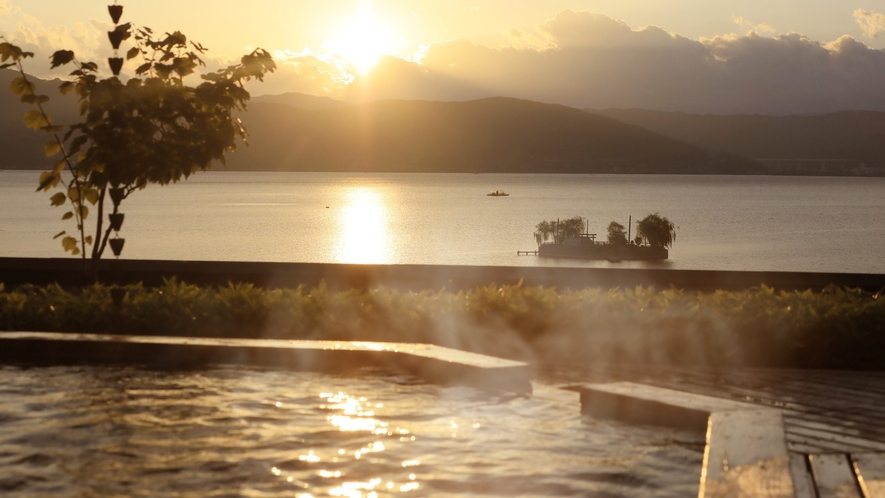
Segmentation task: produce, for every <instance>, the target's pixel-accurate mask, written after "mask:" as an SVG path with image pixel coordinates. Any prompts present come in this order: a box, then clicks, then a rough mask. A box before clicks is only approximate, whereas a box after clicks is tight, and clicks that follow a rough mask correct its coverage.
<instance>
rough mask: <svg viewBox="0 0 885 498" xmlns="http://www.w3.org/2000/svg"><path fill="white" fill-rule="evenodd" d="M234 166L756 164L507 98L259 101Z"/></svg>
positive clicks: (419, 168)
mask: <svg viewBox="0 0 885 498" xmlns="http://www.w3.org/2000/svg"><path fill="white" fill-rule="evenodd" d="M243 120H244V121H246V125H247V127H248V128H249V132H250V134H251V137H250V144H251V147H249V148H241V150H240V152H239V153H237V154H236V155H233V156H231V157H230V158H229V160H228V165H229V167H230V168H232V169H246V170H251V169H255V170H264V169H270V170H279V171H373V172H378V171H415V172H540V173H601V172H654V173H672V172H682V173H712V172H726V169H728V168H731V169H732V170H734V169H746V168H750V167H752V165H750V164H749V163H747V162H745V161H744V162H742V161H740V160H734V159H731V160H726V159H728V158H726V159H722V158H720V159H718V160H714V159H711V155H710V154H708V153H707V152H705V151H703V150H701V149H699V148H697V147H694V146H690V145H686V144H684V143H680V142H677V141H674V140H671V139H668V138H665V137H662V136H661V135H658V134H655V133H652V132H649V131H647V130H645V129H642V128H640V127H637V126H632V125H625V124H623V123H620V122H618V121H616V120H613V119H610V118H606V117H602V116H595V115H592V114H589V113H586V112H583V111H581V110H578V109H574V108H570V107H564V106H560V105H551V104H541V103H537V102H531V101H525V100H517V99H510V98H489V99H482V100H476V101H470V102H426V101H402V100H387V101H378V102H373V103H369V104H362V105H355V106H346V107H340V108H337V109H320V110H305V109H296V108H294V107H290V106H282V105H274V104H266V103H260V102H258V103H253V104H251V105H250V107H249V113H248V115H246V116H244V117H243Z"/></svg>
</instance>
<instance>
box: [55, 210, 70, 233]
mask: <svg viewBox="0 0 885 498" xmlns="http://www.w3.org/2000/svg"><path fill="white" fill-rule="evenodd" d="M73 217H74V212H73V211H68V212H67V213H65V214H63V215H62V217H61V219H62V221H64V220H69V219H71V218H73ZM62 233H64V232H62ZM58 235H61V233H60V234H58ZM58 235H56V237H58Z"/></svg>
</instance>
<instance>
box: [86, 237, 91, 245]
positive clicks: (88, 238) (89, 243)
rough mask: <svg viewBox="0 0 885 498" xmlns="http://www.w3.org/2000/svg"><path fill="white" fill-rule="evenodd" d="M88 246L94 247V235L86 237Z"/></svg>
mask: <svg viewBox="0 0 885 498" xmlns="http://www.w3.org/2000/svg"><path fill="white" fill-rule="evenodd" d="M86 245H90V246H91V245H92V235H87V236H86Z"/></svg>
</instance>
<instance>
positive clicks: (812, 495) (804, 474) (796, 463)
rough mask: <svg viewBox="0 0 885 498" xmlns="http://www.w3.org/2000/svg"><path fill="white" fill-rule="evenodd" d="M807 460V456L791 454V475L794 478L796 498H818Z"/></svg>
mask: <svg viewBox="0 0 885 498" xmlns="http://www.w3.org/2000/svg"><path fill="white" fill-rule="evenodd" d="M807 458H808V457H806V456H805V455H800V454H797V453H790V474H791V475H792V476H793V488H794V490H795V492H796V498H817V493H816V492H815V491H814V478H813V477H812V476H811V472H810V471H809V470H808V459H807Z"/></svg>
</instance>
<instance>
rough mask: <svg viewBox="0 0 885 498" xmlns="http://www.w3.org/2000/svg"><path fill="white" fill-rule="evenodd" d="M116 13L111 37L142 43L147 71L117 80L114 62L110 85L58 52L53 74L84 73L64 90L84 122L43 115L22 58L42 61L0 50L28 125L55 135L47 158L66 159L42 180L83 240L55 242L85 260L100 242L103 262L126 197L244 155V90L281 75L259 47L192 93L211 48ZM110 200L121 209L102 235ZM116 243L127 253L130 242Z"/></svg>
mask: <svg viewBox="0 0 885 498" xmlns="http://www.w3.org/2000/svg"><path fill="white" fill-rule="evenodd" d="M108 9H109V11H110V14H111V18H112V20H113V21H114V24H115V28H114V30H113V31H111V32H109V33H108V37H109V38H110V40H111V45H112V46H113V48H114V50H115V51H116V50H117V49H118V48H119V45H120V43H121V42H122V41H125V40H128V39H130V38H132V39H133V40H134V46H133V47H132V48H130V49H129V50H128V51H127V52H126V59H127V60H129V59H135V58H140V59H141V62H142V64H141V65H140V66H139V67H138V68H137V69H136V70H135V76H133V77H131V78H129V79H127V80H126V81H125V82H123V81H121V80H120V79H119V78H118V75H119V73H120V69H121V68H122V66H123V58H122V57H116V56H115V57H111V58H110V59H108V64H109V66H110V68H111V71H112V72H113V74H114V75H113V76H111V77H106V78H103V77H101V76H100V75H99V69H98V64H96V63H94V62H83V61H79V60H78V59H77V58H76V57H75V55H74V52H72V51H70V50H59V51H57V52H55V53H54V54H52V62H51V68H56V67H59V66H64V65H67V64H73V65H74V66H76V69H75V70H74V71H73V72H71V73H70V76H71V77H72V79H71V80H70V81H65V82H64V83H62V84H61V86H60V88H59V90H60V92H61V94H62V95H66V94H68V93H70V92H74V94H75V95H76V96H77V98H78V99H79V102H80V116H81V121H80V122H79V123H76V124H72V125H69V126H57V125H55V124H53V123H52V120H51V118H50V116H49V115H48V114H47V113H46V111H45V110H44V108H43V104H44V103H45V102H47V101H48V100H49V97H48V96H46V95H37V94H36V93H35V92H36V86H35V85H34V83H33V82H31V81H30V79H29V77H28V76H27V75H26V74H25V70H24V66H23V65H22V60H23V59H26V58H29V57H33V55H34V54H33V53H30V52H24V51H22V50H21V48H19V47H17V46H15V45H12V44H10V43H7V42H6V41H3V42H2V43H0V59H2V60H0V62H3V63H5V62H6V61H7V60H10V59H11V60H12V62H11V63H5V64H2V65H0V68H3V67H10V66H15V67H16V69H17V70H18V71H19V73H20V76H19V77H17V78H15V79H14V80H13V81H12V83H11V85H10V90H11V91H12V92H13V93H14V94H16V95H18V96H19V97H21V100H22V102H24V103H28V104H33V105H34V106H35V109H34V110H30V111H27V113H25V116H24V121H25V125H26V126H27V127H28V128H31V129H34V130H38V131H43V132H46V133H48V134H49V135H51V136H52V140H50V141H49V142H47V143H46V145H45V146H44V149H45V152H46V155H47V157H53V156H58V155H60V156H61V159H59V160H57V161H56V162H55V164H54V166H53V168H52V169H51V170H50V171H46V172H44V173H43V174H42V175H40V181H39V187H38V189H37V190H38V191H41V190H42V191H49V190H52V189H58V190H60V191H59V192H57V193H55V194H54V195H52V197H51V198H50V202H51V204H52V205H53V206H62V205H70V206H71V210H70V211H68V212H66V213H64V215H63V216H62V220H69V219H73V221H74V223H75V226H76V233H75V234H74V235H69V234H68V233H67V232H66V231H63V232H61V233H59V234H58V235H56V236H55V238H58V237H62V240H61V243H62V247H63V248H64V250H65V251H69V252H71V253H72V254H73V255H75V256H76V255H80V254H82V257H83V258H84V259H85V258H86V252H87V251H86V247H87V246H89V245H92V258H93V259H95V260H97V259H99V258H101V255H102V253H103V252H104V249H105V245H106V244H107V243H108V240H109V237H110V235H111V232H112V230H113V231H114V232H119V230H120V227H121V225H122V222H123V214H122V213H120V212H119V210H118V208H119V205H120V203H121V202H122V200H123V199H126V198H127V197H129V196H130V195H131V194H132V193H133V192H135V191H136V190H140V189H143V188H144V187H146V186H147V185H148V184H150V183H156V184H159V185H166V184H169V183H175V182H178V181H180V180H182V179H184V178H187V177H189V176H190V175H192V174H194V173H196V172H197V171H203V170H206V169H208V168H209V167H211V165H212V162H213V161H216V160H217V161H221V162H222V163H224V155H225V153H227V152H230V151H234V150H236V142H235V139H236V137H240V138H242V139H243V140H244V141H245V138H246V130H245V128H243V126H242V124H241V123H240V120H239V119H236V118H234V117H233V116H232V113H233V112H234V111H235V110H245V109H246V101H247V100H249V92H247V91H246V89H245V88H244V86H243V83H244V82H245V81H249V80H251V79H253V78H254V79H257V80H259V81H262V80H263V77H264V75H265V74H266V73H267V72H273V71H274V69H275V68H276V66H275V64H274V62H273V59H272V58H271V56H270V54H269V53H268V52H267V51H265V50H263V49H256V50H253V51H252V52H251V53H249V54H247V55H245V56H243V57H242V58H241V59H240V63H239V64H237V65H233V66H230V67H228V68H226V69H221V70H218V71H216V72H213V73H208V74H203V75H202V76H201V78H202V79H203V82H202V83H200V84H199V85H197V86H195V87H192V86H188V85H186V84H185V83H184V78H185V77H186V76H188V75H191V74H193V73H194V72H195V70H196V68H197V67H198V66H202V65H205V64H204V63H203V61H202V59H201V58H200V56H202V55H203V54H204V53H205V51H206V49H205V47H203V46H202V45H200V44H199V43H196V42H193V41H191V42H188V40H187V37H186V36H185V35H183V34H182V33H181V32H178V31H176V32H174V33H172V34H169V33H166V34H165V35H163V36H159V37H155V36H154V32H153V31H152V30H151V29H150V28H146V27H145V28H135V27H133V26H132V25H131V24H130V23H126V24H119V23H118V22H119V19H120V16H121V15H122V12H123V7H122V6H120V5H111V6H109V7H108ZM65 173H66V174H65ZM107 196H109V197H110V198H111V201H112V202H113V212H111V213H110V214H108V225H109V226H108V227H107V229H106V231H104V233H102V226H103V222H104V219H103V218H104V210H105V199H106V198H107ZM88 206H97V209H98V216H96V217H95V218H96V222H95V230H94V236H93V235H87V230H86V226H85V221H86V219H87V217H88V216H89V207H88ZM110 240H111V246H112V249H113V250H114V253H115V254H119V252H120V251H121V250H122V246H123V239H120V238H114V239H110ZM93 242H94V244H93Z"/></svg>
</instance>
